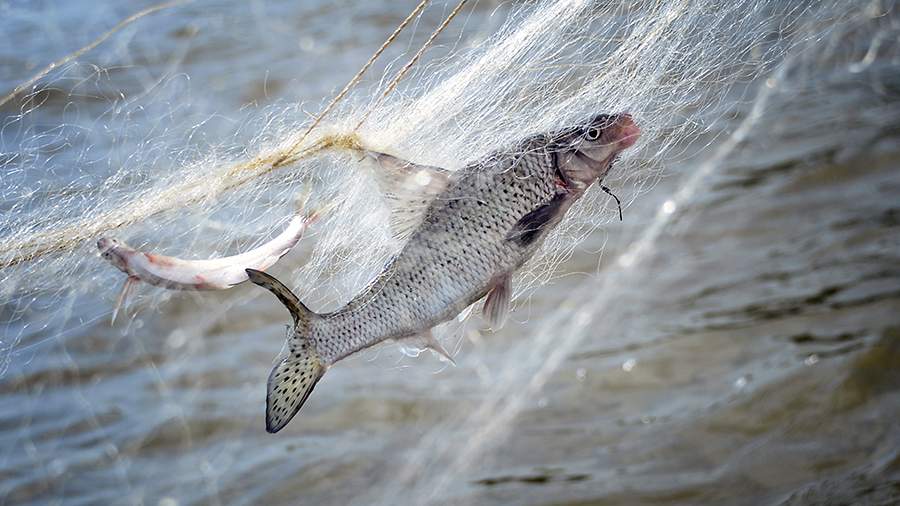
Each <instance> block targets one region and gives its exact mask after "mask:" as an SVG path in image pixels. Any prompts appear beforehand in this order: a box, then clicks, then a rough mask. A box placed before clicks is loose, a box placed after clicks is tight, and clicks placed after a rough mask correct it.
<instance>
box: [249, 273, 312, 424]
mask: <svg viewBox="0 0 900 506" xmlns="http://www.w3.org/2000/svg"><path fill="white" fill-rule="evenodd" d="M247 276H249V277H250V281H252V282H253V283H255V284H257V285H259V286H261V287H263V288H265V289H267V290H269V291H270V292H272V294H273V295H275V296H276V297H278V300H280V301H281V303H282V304H284V305H285V307H287V309H288V311H290V313H291V316H293V318H294V329H295V330H294V335H293V337H291V338H290V339H289V340H288V352H289V353H288V355H287V356H286V357H284V358H282V359H281V361H279V362H278V364H277V365H276V366H275V367H273V368H272V372H271V373H269V381H268V386H267V392H266V431H268V432H271V433H273V434H274V433H276V432H278V431H280V430H281V429H282V428H284V426H285V425H287V424H288V422H290V421H291V419H292V418H293V417H294V415H296V414H297V412H298V411H300V408H301V407H302V406H303V403H304V402H306V399H307V398H308V397H309V394H310V393H312V390H313V387H315V386H316V383H317V382H318V381H319V379H321V378H322V376H323V375H324V374H325V371H326V370H327V369H328V365H327V364H326V363H325V362H324V361H323V360H322V359H321V358H320V357H319V353H318V351H317V350H316V345H315V342H313V340H312V339H310V337H309V336H310V332H311V327H312V322H313V320H314V319H316V318H318V317H319V316H318V315H317V314H315V313H313V312H312V311H310V310H309V309H307V308H306V306H304V305H303V303H302V302H300V300H299V299H298V298H297V296H296V295H294V294H293V292H291V291H290V289H288V287H286V286H284V284H282V283H281V282H280V281H278V280H277V279H275V278H274V277H272V276H270V275H268V274H266V273H264V272H261V271H257V270H254V269H247Z"/></svg>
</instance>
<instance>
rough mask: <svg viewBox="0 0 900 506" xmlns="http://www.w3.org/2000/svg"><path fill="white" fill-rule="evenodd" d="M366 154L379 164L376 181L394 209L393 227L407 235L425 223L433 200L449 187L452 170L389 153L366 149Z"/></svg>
mask: <svg viewBox="0 0 900 506" xmlns="http://www.w3.org/2000/svg"><path fill="white" fill-rule="evenodd" d="M366 155H367V156H368V157H370V158H372V159H373V160H375V162H376V163H377V164H378V170H376V171H375V180H376V181H377V182H378V186H379V188H380V189H381V191H382V193H383V194H384V195H385V198H386V200H387V203H388V206H389V207H390V208H391V230H392V231H393V232H394V235H395V236H396V237H398V238H406V237H408V235H409V233H410V232H412V230H414V229H415V228H416V227H417V226H419V224H420V223H421V222H422V219H424V214H425V210H426V209H427V208H428V205H429V204H431V201H432V200H434V198H435V197H436V196H437V195H439V194H440V193H441V192H443V191H444V190H445V189H446V188H447V185H448V184H449V183H450V176H451V174H452V173H451V172H450V171H448V170H446V169H442V168H440V167H433V166H430V165H418V164H415V163H412V162H409V161H406V160H402V159H400V158H397V157H396V156H392V155H388V154H386V153H378V152H376V151H366Z"/></svg>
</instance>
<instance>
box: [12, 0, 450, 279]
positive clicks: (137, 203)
mask: <svg viewBox="0 0 900 506" xmlns="http://www.w3.org/2000/svg"><path fill="white" fill-rule="evenodd" d="M427 1H428V0H423V1H422V2H421V3H420V4H419V5H418V6H417V7H416V8H415V9H414V10H413V11H412V13H410V15H409V16H407V17H406V18H405V19H404V20H403V22H401V24H400V25H399V26H398V28H397V29H396V30H395V31H394V33H392V34H391V36H390V37H389V38H388V39H387V40H386V41H385V43H384V44H383V45H382V47H381V48H379V50H378V51H376V52H375V54H373V56H372V58H370V59H369V61H368V62H367V63H366V65H365V66H364V67H363V69H361V70H360V71H359V72H357V76H355V77H354V78H353V79H351V80H350V82H349V83H348V85H347V86H345V89H344V90H342V92H341V93H339V94H338V95H337V96H335V98H334V99H333V100H332V101H331V103H329V105H328V106H327V107H326V108H325V110H323V112H322V113H320V115H319V117H318V118H317V119H316V120H315V121H314V122H313V124H312V125H311V126H310V127H309V128H307V130H306V132H305V133H304V134H303V136H301V138H300V139H299V140H297V141H295V142H292V143H291V144H290V145H288V146H287V147H285V148H282V149H277V150H276V151H275V152H274V153H270V154H263V155H260V156H257V157H256V158H253V159H252V160H249V161H246V162H241V163H238V164H236V165H233V166H232V167H231V168H229V169H227V170H226V171H225V173H224V174H223V175H222V180H221V181H220V182H219V184H215V185H202V186H199V187H198V185H196V183H195V182H192V181H190V182H186V183H182V184H179V185H176V186H174V187H171V188H168V189H167V190H165V191H164V192H162V193H161V194H153V195H139V196H137V197H136V198H134V199H132V200H131V201H130V202H128V203H125V204H123V205H121V206H118V207H117V208H116V209H114V210H111V211H106V212H104V213H102V214H101V215H100V216H98V217H90V218H86V219H83V220H81V221H80V222H78V223H75V224H72V225H71V226H68V227H64V228H62V229H57V230H53V231H48V232H38V233H33V234H29V235H27V236H25V237H24V238H23V239H19V240H14V241H10V242H7V243H6V245H5V246H3V247H0V269H5V268H9V267H13V266H15V265H18V264H21V263H23V262H28V261H32V260H35V259H37V258H40V257H42V256H45V255H48V254H53V253H59V252H64V251H69V250H72V249H74V248H75V247H77V246H78V245H79V244H82V243H83V242H85V241H88V240H90V239H93V238H96V237H97V236H98V235H99V234H101V233H103V232H106V231H109V230H114V229H118V228H121V227H125V226H129V225H133V224H135V223H137V222H139V221H142V220H144V219H146V218H148V217H150V216H154V215H156V214H158V213H161V212H163V211H167V210H170V209H173V208H176V207H182V206H186V205H189V204H192V203H196V202H200V201H203V200H205V199H209V198H213V197H215V196H217V195H220V194H221V193H223V192H226V191H228V190H231V189H234V188H237V187H239V186H242V185H243V184H246V183H247V182H249V181H251V180H253V179H256V178H259V177H262V176H265V175H266V174H268V173H270V172H272V171H274V170H276V169H279V168H281V167H284V166H286V165H290V164H292V163H295V162H298V161H300V160H303V159H305V158H308V157H310V156H313V155H315V154H317V153H319V152H322V151H324V150H326V149H331V148H338V149H345V150H348V151H359V150H361V149H363V145H362V143H361V142H360V140H359V138H358V136H357V135H356V134H355V131H356V130H357V129H358V128H359V126H360V125H361V124H362V123H363V121H365V119H366V118H367V117H368V116H369V113H371V111H372V110H374V108H375V107H377V105H378V104H380V103H381V101H383V100H384V99H385V98H386V97H387V96H388V95H390V93H391V92H393V91H394V90H395V89H396V87H397V84H398V83H399V82H400V81H401V80H402V79H403V77H404V76H405V75H406V74H407V73H408V72H409V70H410V69H412V67H413V66H414V65H415V64H416V63H418V61H419V59H420V58H421V57H422V55H423V54H424V53H425V51H426V50H427V49H428V48H429V47H430V46H431V44H432V43H433V42H434V40H435V39H436V38H437V37H438V36H439V35H440V34H441V32H443V31H444V29H446V28H447V26H448V25H449V24H450V23H451V22H452V21H453V19H454V18H455V17H456V16H457V14H459V12H460V11H461V10H462V9H463V7H464V6H465V4H466V3H468V0H461V1H460V2H459V3H458V4H457V5H456V7H455V8H454V9H453V10H452V11H451V12H450V14H448V15H447V17H446V18H445V19H444V20H443V22H442V23H441V24H440V25H439V26H438V27H437V28H436V29H435V30H434V32H432V33H431V35H430V36H429V37H428V39H427V40H426V41H425V43H424V44H423V45H422V46H421V47H420V48H419V50H418V51H417V52H416V54H415V55H414V56H413V58H412V59H410V61H409V62H407V63H406V65H404V67H403V68H402V69H401V70H400V71H399V72H398V73H397V75H396V76H395V77H394V79H392V80H391V82H390V83H389V84H388V87H387V88H386V89H385V91H384V92H383V93H382V94H381V96H380V97H379V99H378V100H377V101H376V102H375V103H374V104H373V105H372V106H371V107H369V109H368V112H367V113H366V114H365V115H364V116H363V119H362V121H360V122H359V124H357V126H356V127H355V128H354V129H353V130H352V131H351V132H350V133H349V134H339V135H323V136H322V137H320V138H318V139H316V140H315V141H313V142H311V143H309V144H307V145H306V146H304V141H305V139H306V138H307V135H308V134H309V132H310V131H311V130H312V129H313V128H314V127H315V126H316V125H317V124H318V122H319V121H321V118H322V117H324V115H325V114H327V113H328V112H329V111H330V110H331V109H332V108H333V107H334V106H335V105H336V104H337V103H338V102H339V101H340V100H341V99H342V98H344V96H346V92H348V91H349V88H352V87H353V86H355V84H356V83H358V82H359V81H358V79H357V77H359V78H361V76H362V74H363V73H364V71H365V70H366V69H367V68H368V67H370V66H371V64H372V63H373V62H374V60H375V59H376V58H377V57H378V56H380V54H381V52H383V50H384V48H385V47H387V46H388V45H389V44H390V43H391V42H393V41H394V40H395V39H396V35H397V34H399V32H400V31H401V30H402V29H403V28H404V27H405V26H406V25H407V24H409V22H410V21H411V20H412V19H413V18H415V16H416V13H417V11H419V10H420V9H419V7H420V6H422V7H424V5H425V4H426V2H427ZM354 81H355V82H354ZM23 250H24V251H23Z"/></svg>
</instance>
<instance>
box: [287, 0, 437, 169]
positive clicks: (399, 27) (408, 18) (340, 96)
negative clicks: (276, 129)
mask: <svg viewBox="0 0 900 506" xmlns="http://www.w3.org/2000/svg"><path fill="white" fill-rule="evenodd" d="M430 1H431V0H422V1H421V2H419V4H418V5H416V7H415V9H413V10H412V12H410V13H409V15H408V16H406V18H405V19H404V20H403V21H402V22H401V23H400V24H399V25H397V28H396V29H395V30H394V32H393V33H391V35H390V36H389V37H388V38H387V40H385V41H384V43H383V44H381V47H379V48H378V50H377V51H375V53H373V54H372V56H371V57H370V58H369V61H367V62H366V64H365V65H363V66H362V68H361V69H359V71H358V72H357V73H356V75H354V76H353V78H352V79H350V81H348V82H347V84H346V85H345V86H344V88H343V89H342V90H341V91H340V93H338V94H337V95H335V97H334V98H333V99H331V102H329V103H328V105H327V106H325V109H323V110H322V112H320V113H319V115H318V116H316V119H315V120H313V122H312V124H311V125H309V128H307V129H306V131H305V132H303V134H301V135H300V138H299V139H298V140H297V141H296V142H294V143H293V144H292V145H291V147H290V149H288V151H287V153H286V154H285V157H287V156H290V153H291V152H292V151H295V150H296V149H297V148H298V147H299V146H300V145H301V144H303V141H304V140H306V138H307V137H308V136H309V134H310V132H312V131H313V130H314V129H315V128H316V127H317V126H318V125H319V123H321V121H322V118H324V117H325V116H326V115H327V114H328V113H329V112H331V110H332V109H334V106H336V105H337V104H338V102H340V101H341V100H343V98H344V97H345V96H346V95H347V93H349V92H350V90H352V89H353V88H354V87H355V86H356V85H357V84H359V82H360V81H361V80H362V77H363V75H364V74H365V73H366V72H367V71H368V70H369V68H370V67H371V66H372V64H374V63H375V60H377V59H378V57H379V56H381V53H383V52H384V50H385V49H387V47H388V46H390V45H391V44H392V43H393V42H394V40H396V39H397V36H399V35H400V32H402V31H403V29H404V28H406V26H407V25H408V24H409V23H410V22H411V21H412V20H413V19H415V17H416V16H418V15H419V14H420V13H421V12H422V11H423V10H424V9H425V6H426V5H428V2H430ZM283 162H284V160H282V159H279V160H277V161H276V162H275V164H276V165H280V164H281V163H283Z"/></svg>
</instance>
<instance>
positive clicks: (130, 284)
mask: <svg viewBox="0 0 900 506" xmlns="http://www.w3.org/2000/svg"><path fill="white" fill-rule="evenodd" d="M139 281H140V278H138V277H137V276H128V277H127V278H125V283H123V284H122V291H121V292H119V298H118V299H117V300H116V307H115V308H113V314H112V319H110V321H109V324H110V325H113V324H114V323H116V316H118V315H119V309H121V308H122V306H124V305H125V302H126V301H127V300H128V296H129V295H130V294H131V292H132V290H134V286H135V285H136V284H138V282H139Z"/></svg>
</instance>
